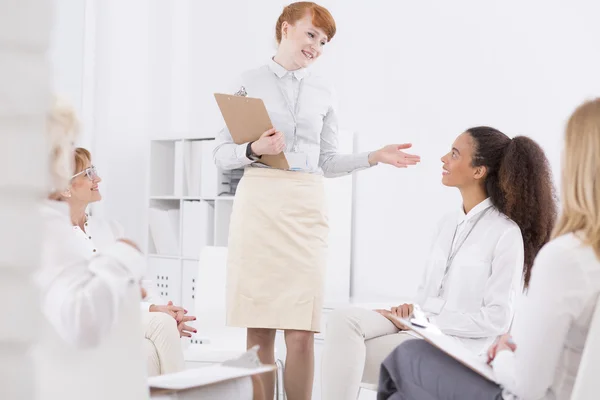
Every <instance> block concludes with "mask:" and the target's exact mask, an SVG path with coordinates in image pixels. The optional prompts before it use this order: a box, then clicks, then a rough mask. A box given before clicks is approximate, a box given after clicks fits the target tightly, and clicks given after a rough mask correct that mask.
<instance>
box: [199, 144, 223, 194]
mask: <svg viewBox="0 0 600 400" xmlns="http://www.w3.org/2000/svg"><path fill="white" fill-rule="evenodd" d="M215 145H216V142H215V141H214V140H202V141H201V142H200V146H199V151H200V152H201V155H200V173H201V178H200V196H201V197H202V198H204V199H214V198H215V197H217V196H218V195H219V187H218V179H217V177H218V170H217V166H216V165H215V162H214V161H213V157H212V153H213V150H214V148H215Z"/></svg>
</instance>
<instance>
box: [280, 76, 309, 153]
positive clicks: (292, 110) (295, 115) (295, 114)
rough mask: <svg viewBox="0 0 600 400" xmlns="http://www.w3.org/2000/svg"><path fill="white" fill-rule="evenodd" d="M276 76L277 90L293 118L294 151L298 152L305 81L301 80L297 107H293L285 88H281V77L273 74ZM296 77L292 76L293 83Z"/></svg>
mask: <svg viewBox="0 0 600 400" xmlns="http://www.w3.org/2000/svg"><path fill="white" fill-rule="evenodd" d="M273 75H274V76H275V81H276V82H277V88H279V92H280V93H281V96H282V97H283V100H284V101H285V105H286V106H287V108H288V111H289V112H290V115H291V116H292V120H293V121H294V139H293V142H292V151H294V152H295V151H297V150H298V149H297V144H298V143H297V133H296V128H297V126H298V105H299V104H300V93H301V92H302V84H303V83H304V79H300V84H299V86H298V94H297V95H296V104H295V107H294V105H292V104H291V103H290V99H288V96H287V95H286V93H285V90H283V87H282V86H281V82H280V80H279V77H277V75H275V74H273ZM294 78H295V77H294V75H292V82H293V81H294Z"/></svg>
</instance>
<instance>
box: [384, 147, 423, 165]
mask: <svg viewBox="0 0 600 400" xmlns="http://www.w3.org/2000/svg"><path fill="white" fill-rule="evenodd" d="M411 147H412V144H410V143H404V144H388V145H387V146H385V147H382V148H381V149H379V150H377V153H378V154H377V161H378V162H381V163H383V164H388V165H393V166H394V167H397V168H407V167H408V166H410V165H416V164H417V163H419V162H420V161H421V157H420V156H416V155H413V154H408V153H405V152H403V151H402V150H406V149H409V148H411Z"/></svg>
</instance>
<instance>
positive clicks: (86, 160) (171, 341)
mask: <svg viewBox="0 0 600 400" xmlns="http://www.w3.org/2000/svg"><path fill="white" fill-rule="evenodd" d="M74 162H75V164H74V169H73V176H72V177H71V181H70V184H69V188H68V190H66V191H65V192H64V193H62V197H63V199H64V201H65V202H66V203H67V204H69V208H70V212H71V224H72V225H73V227H72V229H71V230H72V234H73V235H74V236H75V237H76V238H77V244H78V245H79V246H80V247H81V249H82V251H83V252H87V253H88V254H89V256H90V257H92V256H94V255H95V254H96V253H99V254H102V253H103V252H104V251H105V250H107V249H110V248H111V246H112V245H113V244H115V243H116V242H117V241H118V239H119V238H120V237H123V236H124V234H123V232H124V230H123V227H122V226H121V224H119V223H118V222H117V221H114V220H104V219H102V218H97V217H91V216H89V215H88V214H87V213H86V210H87V207H88V206H89V205H90V204H91V203H95V202H98V201H100V200H102V193H101V191H100V182H102V178H101V177H100V175H99V174H98V171H97V170H96V167H95V166H94V165H92V155H91V153H90V152H89V151H88V150H86V149H84V148H81V147H78V148H77V149H75V156H74ZM141 283H142V287H143V288H144V290H146V292H147V296H146V297H145V298H144V299H143V300H142V302H141V303H140V306H141V313H142V325H143V330H144V338H145V340H144V347H145V350H146V355H147V363H148V375H149V376H155V375H163V374H168V373H172V372H178V371H181V370H183V369H184V368H185V362H184V359H183V349H182V347H181V340H180V337H181V336H187V337H191V335H192V333H195V332H196V330H195V329H194V328H192V327H190V326H188V325H187V323H189V321H193V320H195V319H196V318H195V317H193V316H189V315H185V314H186V313H187V311H185V310H184V309H183V308H182V307H178V306H174V305H173V303H172V302H168V303H167V302H165V301H164V300H163V299H162V298H161V297H160V294H159V293H158V291H157V290H156V283H155V282H154V281H153V280H151V279H143V280H142V282H141Z"/></svg>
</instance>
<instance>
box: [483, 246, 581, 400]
mask: <svg viewBox="0 0 600 400" xmlns="http://www.w3.org/2000/svg"><path fill="white" fill-rule="evenodd" d="M586 287H587V282H586V279H585V276H584V274H583V273H582V272H581V270H580V269H579V268H578V266H577V263H576V262H575V261H574V256H573V255H572V254H571V253H569V252H567V251H564V250H561V248H560V245H559V244H558V243H556V242H553V243H551V244H549V245H547V246H546V247H545V248H543V249H542V250H541V251H540V253H539V254H538V256H537V258H536V260H535V263H534V267H533V270H532V278H531V285H530V288H529V291H528V293H527V297H526V298H524V300H523V303H522V307H520V308H519V310H518V312H517V314H516V317H515V323H514V324H513V329H512V333H513V339H514V342H515V343H516V345H517V349H516V351H515V352H514V353H513V352H511V351H499V352H498V353H497V354H496V358H495V359H494V361H493V363H492V366H493V367H494V373H495V375H496V379H497V381H498V383H499V384H500V385H501V386H502V387H504V388H505V389H507V390H508V391H509V392H511V393H512V394H515V395H517V396H519V398H523V399H541V398H543V397H544V395H545V394H546V392H547V391H548V388H549V387H550V385H551V384H552V381H553V379H554V375H555V373H556V368H557V365H558V363H559V360H560V356H561V354H562V351H563V347H564V343H565V340H566V337H567V333H568V331H569V328H570V326H571V324H572V323H573V319H574V318H575V317H576V316H577V315H578V314H579V313H580V312H581V310H582V308H583V306H584V304H582V302H581V301H580V299H581V298H582V297H581V296H579V294H580V293H581V291H582V290H585V288H586Z"/></svg>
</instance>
